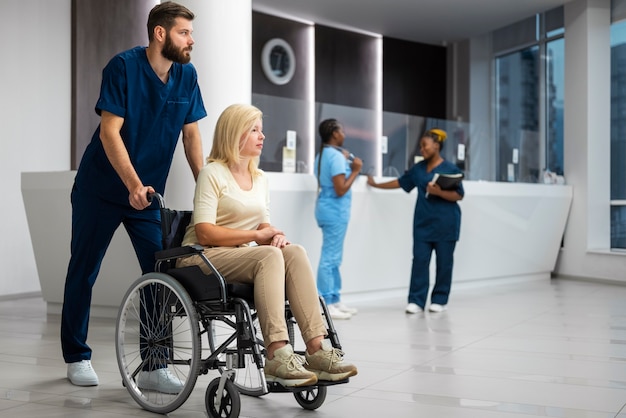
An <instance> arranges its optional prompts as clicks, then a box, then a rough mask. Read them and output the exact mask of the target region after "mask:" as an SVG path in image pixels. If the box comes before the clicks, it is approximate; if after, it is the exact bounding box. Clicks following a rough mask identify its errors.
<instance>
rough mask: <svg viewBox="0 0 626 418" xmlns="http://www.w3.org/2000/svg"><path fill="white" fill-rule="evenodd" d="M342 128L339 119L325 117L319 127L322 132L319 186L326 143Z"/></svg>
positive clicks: (318, 171) (318, 170)
mask: <svg viewBox="0 0 626 418" xmlns="http://www.w3.org/2000/svg"><path fill="white" fill-rule="evenodd" d="M337 129H341V125H340V124H339V121H337V119H325V120H323V121H321V122H320V125H319V127H318V132H319V134H320V138H321V139H322V142H321V143H320V156H319V160H318V161H317V184H318V187H319V183H320V171H322V152H324V145H326V144H328V142H329V141H330V139H331V138H332V137H333V133H334V132H335V131H336V130H337Z"/></svg>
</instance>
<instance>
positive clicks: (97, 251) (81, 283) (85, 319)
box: [61, 186, 162, 363]
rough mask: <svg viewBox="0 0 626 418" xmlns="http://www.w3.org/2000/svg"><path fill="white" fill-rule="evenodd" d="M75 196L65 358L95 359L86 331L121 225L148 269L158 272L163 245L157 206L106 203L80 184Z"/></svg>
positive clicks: (66, 298)
mask: <svg viewBox="0 0 626 418" xmlns="http://www.w3.org/2000/svg"><path fill="white" fill-rule="evenodd" d="M71 199H72V242H71V257H70V262H69V266H68V269H67V277H66V279H65V293H64V299H63V310H62V314H61V315H62V316H61V348H62V350H63V358H64V360H65V362H66V363H73V362H77V361H81V360H90V359H91V348H90V347H89V346H88V345H87V331H88V326H89V313H90V307H91V294H92V288H93V285H94V283H95V281H96V277H97V276H98V272H99V271H100V266H101V264H102V259H103V258H104V255H105V253H106V250H107V248H108V246H109V244H110V243H111V239H112V238H113V234H114V233H115V230H116V229H117V228H118V227H119V225H120V224H122V223H123V224H124V227H125V228H126V231H127V232H128V235H129V236H130V240H131V242H132V244H133V247H134V249H135V253H136V255H137V258H138V260H139V264H140V267H141V271H142V272H143V273H144V274H145V273H148V272H151V271H154V263H155V260H154V253H155V252H156V251H159V250H161V248H162V247H161V224H160V218H161V215H160V213H159V211H158V210H153V209H146V210H135V209H133V208H132V207H130V206H122V205H118V204H114V203H111V202H107V201H105V200H102V199H100V198H99V197H97V196H94V195H91V194H87V193H81V192H80V191H79V190H78V189H77V188H76V186H74V187H73V189H72V197H71ZM129 279H132V278H129ZM129 285H130V282H129Z"/></svg>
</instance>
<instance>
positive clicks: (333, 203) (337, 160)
mask: <svg viewBox="0 0 626 418" xmlns="http://www.w3.org/2000/svg"><path fill="white" fill-rule="evenodd" d="M319 134H320V137H321V139H322V142H321V146H320V152H319V154H318V155H317V156H316V157H315V166H314V167H315V176H316V177H317V179H318V186H319V194H318V197H317V202H316V205H315V219H316V221H317V225H318V226H319V227H320V228H321V229H322V235H323V242H322V253H321V255H320V262H319V267H318V269H317V289H318V292H319V294H320V295H321V296H322V297H323V298H324V301H325V302H326V304H327V305H328V309H329V314H330V316H331V317H332V318H333V319H349V318H350V317H351V316H352V315H354V314H356V313H357V310H356V309H354V308H350V307H348V306H346V305H345V304H344V303H342V302H341V294H340V293H341V274H340V272H339V267H340V266H341V261H342V258H343V243H344V240H345V237H346V231H347V229H348V222H349V221H350V208H351V205H352V191H351V190H350V188H351V187H352V184H353V183H354V181H355V179H356V178H357V177H358V175H359V172H360V171H361V167H362V166H363V161H361V159H360V158H358V157H355V156H354V155H352V154H351V153H350V152H349V151H347V150H346V149H344V148H343V142H344V140H345V137H346V136H345V134H344V131H343V127H342V126H341V124H340V123H339V122H338V121H337V120H336V119H326V120H324V121H322V122H321V123H320V125H319Z"/></svg>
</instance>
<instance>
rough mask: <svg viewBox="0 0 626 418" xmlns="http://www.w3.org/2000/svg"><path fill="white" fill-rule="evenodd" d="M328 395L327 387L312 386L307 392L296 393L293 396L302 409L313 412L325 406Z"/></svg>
mask: <svg viewBox="0 0 626 418" xmlns="http://www.w3.org/2000/svg"><path fill="white" fill-rule="evenodd" d="M326 393H327V391H326V386H311V387H310V388H307V389H305V390H302V391H298V392H294V393H293V396H294V397H295V398H296V401H297V402H298V404H300V406H301V407H302V408H304V409H308V410H309V411H313V410H315V409H317V408H319V407H320V406H322V404H324V401H325V400H326Z"/></svg>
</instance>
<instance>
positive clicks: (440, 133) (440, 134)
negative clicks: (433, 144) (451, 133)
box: [428, 128, 448, 142]
mask: <svg viewBox="0 0 626 418" xmlns="http://www.w3.org/2000/svg"><path fill="white" fill-rule="evenodd" d="M428 133H429V134H434V135H435V136H436V138H434V139H435V141H437V142H443V141H445V140H446V138H447V137H448V134H447V133H446V131H444V130H443V129H437V128H434V129H431V130H429V131H428Z"/></svg>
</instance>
